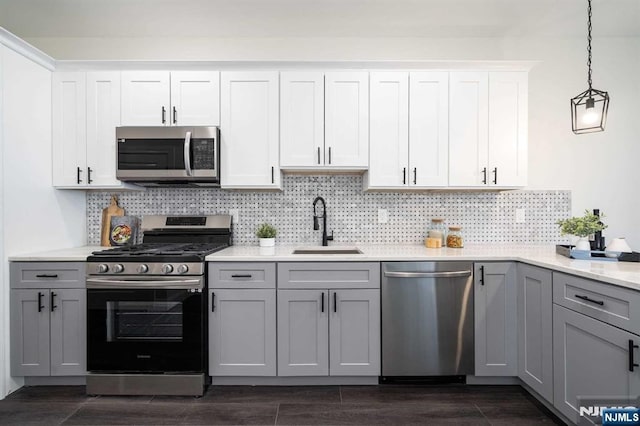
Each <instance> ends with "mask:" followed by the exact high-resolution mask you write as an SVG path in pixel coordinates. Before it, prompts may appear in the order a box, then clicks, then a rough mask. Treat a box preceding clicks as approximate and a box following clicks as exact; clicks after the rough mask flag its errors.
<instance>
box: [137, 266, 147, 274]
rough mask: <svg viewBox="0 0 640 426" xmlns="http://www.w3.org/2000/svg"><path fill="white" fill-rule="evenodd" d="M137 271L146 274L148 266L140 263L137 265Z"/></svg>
mask: <svg viewBox="0 0 640 426" xmlns="http://www.w3.org/2000/svg"><path fill="white" fill-rule="evenodd" d="M138 272H139V273H141V274H146V273H147V272H149V267H148V266H147V265H145V264H144V263H143V264H142V265H140V266H138Z"/></svg>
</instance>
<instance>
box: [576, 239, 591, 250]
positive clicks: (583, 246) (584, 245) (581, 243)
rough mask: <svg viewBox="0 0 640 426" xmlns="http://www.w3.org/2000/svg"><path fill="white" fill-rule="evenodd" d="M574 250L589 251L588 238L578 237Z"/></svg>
mask: <svg viewBox="0 0 640 426" xmlns="http://www.w3.org/2000/svg"><path fill="white" fill-rule="evenodd" d="M576 250H591V244H590V243H589V238H588V237H580V239H579V240H578V242H577V243H576Z"/></svg>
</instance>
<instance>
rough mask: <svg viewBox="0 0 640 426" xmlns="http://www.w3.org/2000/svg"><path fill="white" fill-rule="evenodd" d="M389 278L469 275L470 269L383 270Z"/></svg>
mask: <svg viewBox="0 0 640 426" xmlns="http://www.w3.org/2000/svg"><path fill="white" fill-rule="evenodd" d="M384 276H385V277H389V278H458V277H470V276H471V271H451V272H390V271H385V272H384Z"/></svg>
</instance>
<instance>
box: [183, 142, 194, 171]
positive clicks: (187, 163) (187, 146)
mask: <svg viewBox="0 0 640 426" xmlns="http://www.w3.org/2000/svg"><path fill="white" fill-rule="evenodd" d="M184 171H185V172H187V176H193V171H192V170H191V132H187V134H186V135H185V137H184Z"/></svg>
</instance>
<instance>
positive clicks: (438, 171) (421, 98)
mask: <svg viewBox="0 0 640 426" xmlns="http://www.w3.org/2000/svg"><path fill="white" fill-rule="evenodd" d="M448 148H449V73H448V72H435V71H432V72H412V73H411V74H410V76H409V170H410V172H411V175H410V178H409V176H408V181H409V182H410V186H415V187H418V188H420V187H422V188H424V187H442V186H447V184H448V182H449V153H448Z"/></svg>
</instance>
